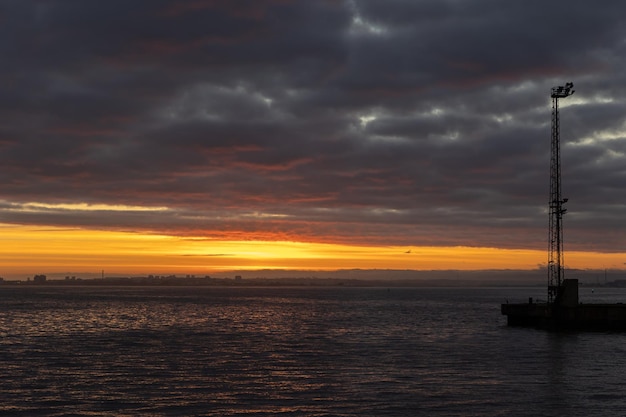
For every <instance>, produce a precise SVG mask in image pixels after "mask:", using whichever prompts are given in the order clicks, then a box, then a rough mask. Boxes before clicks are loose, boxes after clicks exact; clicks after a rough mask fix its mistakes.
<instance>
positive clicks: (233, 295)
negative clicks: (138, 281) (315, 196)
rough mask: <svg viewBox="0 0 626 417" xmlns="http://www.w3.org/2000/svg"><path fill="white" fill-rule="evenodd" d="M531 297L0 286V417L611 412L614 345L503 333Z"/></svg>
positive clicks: (616, 394) (518, 293)
mask: <svg viewBox="0 0 626 417" xmlns="http://www.w3.org/2000/svg"><path fill="white" fill-rule="evenodd" d="M533 291H535V289H531V290H529V289H515V288H506V289H497V288H474V289H429V288H412V289H397V288H392V289H389V290H387V289H386V288H361V289H359V288H88V287H83V288H80V287H66V288H51V287H29V288H10V287H0V335H1V338H0V366H1V367H2V368H1V369H2V378H1V379H0V392H2V402H1V403H0V415H3V416H5V415H6V416H10V415H20V416H25V415H50V416H63V415H96V416H124V415H128V416H131V415H133V416H136V415H149V416H160V415H163V416H165V415H223V416H227V415H258V416H260V415H313V416H330V415H333V416H342V415H343V416H356V415H372V416H384V415H388V416H413V415H420V414H422V415H470V416H471V415H476V416H478V415H493V416H500V415H539V414H541V415H548V416H559V415H581V416H582V415H610V414H619V413H621V412H622V410H623V409H624V408H625V406H626V401H625V400H623V397H624V396H623V390H622V389H621V388H620V387H621V382H622V380H623V378H622V375H621V374H622V367H623V366H624V364H625V360H624V358H625V357H626V356H624V353H626V343H624V342H626V335H622V334H610V333H566V334H555V333H547V332H541V331H536V330H531V329H517V328H509V327H506V326H505V322H506V320H505V318H504V317H503V316H501V315H500V314H499V305H500V303H501V302H504V300H505V299H510V300H511V301H512V302H515V301H519V300H521V299H524V298H525V297H527V294H528V293H532V292H533ZM619 291H622V294H623V295H624V297H623V299H624V300H626V292H624V291H623V290H618V291H617V292H619ZM531 295H532V294H531ZM608 295H610V297H616V296H617V295H620V294H616V291H611V292H610V293H608V294H607V296H608ZM602 296H603V295H602V294H598V293H595V292H594V297H598V298H599V299H600V301H602V300H601V299H602ZM535 297H536V296H535Z"/></svg>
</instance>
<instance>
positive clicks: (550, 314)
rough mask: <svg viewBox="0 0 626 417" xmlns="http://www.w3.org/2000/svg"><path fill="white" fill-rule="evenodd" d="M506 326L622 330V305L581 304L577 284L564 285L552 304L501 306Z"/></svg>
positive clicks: (625, 315)
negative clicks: (505, 318)
mask: <svg viewBox="0 0 626 417" xmlns="http://www.w3.org/2000/svg"><path fill="white" fill-rule="evenodd" d="M501 311H502V314H503V315H505V316H507V324H508V325H509V326H522V327H536V328H541V329H548V330H592V331H593V330H597V331H606V330H620V331H624V330H626V304H622V303H618V304H581V303H579V302H578V280H575V279H568V280H565V281H564V284H563V291H562V292H561V293H560V294H559V297H557V300H556V301H555V302H554V303H553V304H547V303H533V302H532V300H531V299H530V300H529V301H528V303H521V304H502V306H501Z"/></svg>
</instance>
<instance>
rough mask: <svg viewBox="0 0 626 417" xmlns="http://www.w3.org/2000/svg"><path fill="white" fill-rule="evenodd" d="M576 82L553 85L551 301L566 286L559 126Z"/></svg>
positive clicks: (549, 285) (549, 300) (550, 201)
mask: <svg viewBox="0 0 626 417" xmlns="http://www.w3.org/2000/svg"><path fill="white" fill-rule="evenodd" d="M573 88H574V84H573V83H571V82H569V83H566V84H565V85H564V86H558V87H552V90H551V93H550V97H551V98H552V142H551V143H552V146H551V151H550V200H549V204H548V206H549V208H550V210H549V212H550V226H549V236H548V303H549V304H553V303H555V302H557V300H558V297H559V294H560V293H561V290H562V286H563V269H564V268H563V215H564V214H565V212H566V211H567V209H564V208H563V204H565V203H567V198H561V143H560V142H561V139H560V128H559V99H560V98H566V97H569V96H571V95H572V94H574V90H573Z"/></svg>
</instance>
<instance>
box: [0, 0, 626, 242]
mask: <svg viewBox="0 0 626 417" xmlns="http://www.w3.org/2000/svg"><path fill="white" fill-rule="evenodd" d="M624 13H626V6H625V5H624V4H623V3H622V2H618V1H606V2H603V3H602V5H601V7H600V6H599V5H596V4H594V5H592V4H589V3H588V2H582V1H575V2H571V1H570V2H566V1H554V2H549V3H546V2H543V1H535V0H532V1H527V0H524V1H521V0H519V1H509V2H506V3H502V2H499V1H495V0H474V1H462V2H461V1H453V0H449V1H444V0H432V1H413V0H411V1H409V0H386V1H384V2H382V1H377V0H371V1H367V0H354V1H331V0H327V1H326V0H320V1H314V2H312V1H289V0H273V1H272V0H250V1H238V2H230V1H218V0H205V1H203V0H196V1H186V2H174V1H156V0H150V1H141V0H134V1H126V0H124V1H121V0H120V1H106V2H96V1H82V0H80V1H79V0H74V1H70V0H65V1H63V0H62V1H54V2H51V1H44V0H41V1H36V0H23V1H19V2H11V1H0V52H1V53H2V56H3V59H2V60H1V61H0V88H1V91H2V94H1V95H0V121H1V123H0V166H1V167H2V168H1V169H0V180H1V181H2V187H1V188H0V192H1V194H0V198H2V199H3V200H4V201H3V203H2V204H1V205H0V212H1V213H2V218H1V220H2V221H3V222H15V223H24V224H50V225H63V226H84V227H101V228H114V229H123V230H149V231H156V232H165V233H182V234H188V235H207V236H217V237H221V236H228V235H232V234H238V235H240V236H248V237H253V238H254V237H256V238H266V237H268V236H270V235H275V236H278V237H280V238H285V239H294V240H298V239H305V240H314V241H327V242H330V241H344V242H352V243H364V242H367V243H381V244H405V245H413V246H417V245H430V244H434V245H470V246H495V247H516V248H537V249H543V248H544V247H545V237H546V235H547V231H546V230H544V229H545V226H546V224H547V219H546V217H547V214H546V205H547V204H546V203H547V194H548V172H549V170H548V163H549V155H548V153H549V141H550V101H549V91H550V87H552V86H555V85H559V84H562V83H564V82H567V81H574V82H575V84H576V86H575V88H576V90H577V93H576V95H575V96H573V97H571V98H568V99H567V100H568V102H567V103H566V102H565V101H563V102H562V112H561V115H562V141H563V165H564V168H563V174H564V185H563V191H564V194H567V196H568V197H569V198H570V203H568V205H569V214H568V216H567V217H566V227H567V232H566V234H567V241H568V243H569V242H571V243H569V244H570V245H571V246H570V248H572V249H573V248H574V247H575V248H578V249H584V248H586V247H592V248H593V249H594V250H616V248H621V247H622V244H623V238H622V237H621V236H623V234H624V232H625V231H626V230H625V229H626V224H625V222H624V221H623V219H624V216H623V212H624V208H626V197H624V196H626V192H625V190H624V187H626V185H625V184H626V181H625V180H626V175H625V171H624V166H625V164H624V162H625V157H624V155H625V154H626V149H625V148H626V145H625V144H626V133H625V132H626V126H625V122H626V119H625V117H624V113H625V112H624V109H625V107H624V101H625V100H624V96H625V94H626V89H625V86H626V83H625V81H626V80H625V78H626V76H625V75H624V74H625V73H624V71H623V68H624V64H625V59H624V58H625V57H626V43H625V42H624V39H626V25H624V20H623V18H622V16H624ZM29 202H36V203H42V204H45V205H46V206H26V208H28V209H25V208H24V207H25V206H24V204H26V203H29ZM71 203H88V204H104V205H124V206H128V209H125V210H119V209H116V210H104V211H103V210H77V207H75V206H63V205H67V204H71ZM132 206H137V207H167V209H166V210H157V211H149V212H144V211H136V210H134V209H133V208H132ZM68 207H69V208H68Z"/></svg>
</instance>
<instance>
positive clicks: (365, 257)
mask: <svg viewBox="0 0 626 417" xmlns="http://www.w3.org/2000/svg"><path fill="white" fill-rule="evenodd" d="M0 231H1V232H2V235H3V239H2V241H1V245H2V246H1V247H0V253H1V255H0V270H1V271H2V274H3V276H5V277H8V278H23V277H25V276H27V275H31V274H35V273H44V272H45V273H49V274H60V275H63V274H69V273H90V274H94V275H97V274H99V273H100V271H102V270H104V271H105V272H106V273H107V274H110V275H114V274H118V275H119V274H139V275H140V274H144V275H146V274H219V273H220V272H224V271H233V270H249V271H254V270H259V269H281V270H290V269H293V270H296V269H297V270H319V271H328V270H340V269H351V268H354V269H414V270H481V269H535V268H537V266H538V265H540V264H542V263H544V262H545V253H544V252H542V251H536V250H504V249H494V248H474V247H411V248H407V247H394V246H358V245H341V244H327V243H324V244H319V243H305V242H285V241H242V240H211V239H204V238H189V237H175V236H165V235H156V234H140V233H128V232H111V231H97V230H82V229H62V228H56V227H47V228H44V227H35V226H15V225H2V226H1V227H0ZM623 258H624V254H621V253H618V254H600V253H592V252H572V253H568V256H567V258H566V263H567V265H568V267H569V268H580V269H586V268H587V269H599V268H607V267H611V268H617V267H618V266H619V265H620V262H621V259H623Z"/></svg>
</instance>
